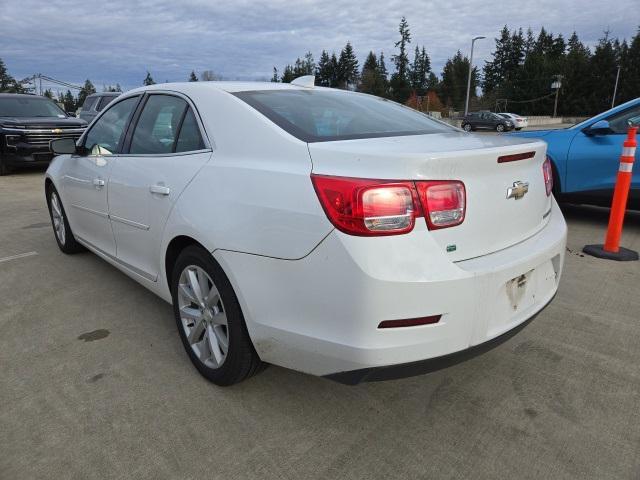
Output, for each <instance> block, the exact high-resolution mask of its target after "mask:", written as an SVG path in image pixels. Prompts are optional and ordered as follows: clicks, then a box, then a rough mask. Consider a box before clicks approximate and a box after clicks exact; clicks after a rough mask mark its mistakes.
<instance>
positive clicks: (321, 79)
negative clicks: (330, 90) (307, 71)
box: [316, 50, 334, 87]
mask: <svg viewBox="0 0 640 480" xmlns="http://www.w3.org/2000/svg"><path fill="white" fill-rule="evenodd" d="M333 77H334V71H333V67H332V64H331V58H330V57H329V54H328V53H327V51H326V50H322V53H321V54H320V60H319V61H318V66H317V67H316V83H317V84H318V85H320V86H322V87H330V86H331V80H332V78H333Z"/></svg>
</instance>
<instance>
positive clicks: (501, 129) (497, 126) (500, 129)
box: [496, 123, 504, 133]
mask: <svg viewBox="0 0 640 480" xmlns="http://www.w3.org/2000/svg"><path fill="white" fill-rule="evenodd" d="M496 132H499V133H502V132H504V125H503V124H501V123H499V124H498V125H496Z"/></svg>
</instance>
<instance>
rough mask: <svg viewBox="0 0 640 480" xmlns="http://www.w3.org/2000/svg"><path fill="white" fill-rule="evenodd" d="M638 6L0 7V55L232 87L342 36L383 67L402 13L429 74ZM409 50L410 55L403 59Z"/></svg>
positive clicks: (596, 24)
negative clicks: (506, 31)
mask: <svg viewBox="0 0 640 480" xmlns="http://www.w3.org/2000/svg"><path fill="white" fill-rule="evenodd" d="M638 5H639V4H638V0H615V1H603V0H569V1H562V0H530V1H527V2H523V1H520V0H511V1H509V2H499V1H493V2H491V1H487V0H457V1H455V2H453V1H450V0H441V1H430V0H421V1H420V0H402V1H396V0H388V1H379V2H378V1H375V0H367V1H360V0H333V1H326V0H325V1H322V2H320V1H305V0H296V1H293V0H270V1H267V2H252V1H247V0H236V1H226V0H172V1H168V0H146V1H140V2H136V1H135V0H103V1H99V2H96V1H82V2H79V1H71V0H46V1H45V0H41V1H34V0H0V58H2V59H3V60H4V61H5V63H6V64H7V66H8V68H9V72H10V73H11V74H12V75H13V76H15V77H16V78H24V77H26V76H28V75H32V74H34V73H37V72H41V73H43V74H45V75H48V76H51V77H54V78H58V79H62V80H65V81H68V82H72V83H76V84H78V83H82V82H83V81H84V79H86V78H90V79H91V80H92V81H93V83H94V84H95V85H96V87H97V88H98V89H99V90H100V89H101V88H102V85H108V84H115V83H120V84H121V85H122V86H123V87H124V88H125V89H126V88H132V87H135V86H138V85H140V84H141V83H142V80H143V78H144V77H145V74H146V71H147V70H149V71H150V72H151V74H152V76H153V78H154V79H155V80H156V82H164V81H165V80H168V81H183V80H186V79H187V76H188V74H189V72H190V71H191V70H192V69H194V70H196V72H200V71H202V70H213V71H214V72H216V73H218V74H221V75H223V76H224V77H226V78H229V79H236V78H240V79H267V78H269V77H270V76H271V73H272V68H273V66H274V65H275V66H277V67H278V69H279V70H280V71H281V70H282V67H283V66H284V65H285V64H286V63H288V62H293V61H294V60H295V58H296V57H298V56H302V55H304V53H305V52H306V51H308V50H310V51H311V52H312V53H313V54H314V57H315V58H316V60H317V58H318V57H319V54H320V52H321V50H322V49H323V48H324V49H327V50H329V51H331V50H335V51H336V52H339V51H340V49H341V48H342V46H343V45H344V44H345V43H346V42H347V41H348V40H350V41H351V43H352V44H353V46H354V48H355V51H356V53H357V54H358V57H359V59H360V62H361V64H362V61H363V59H364V56H365V55H366V54H367V52H368V51H369V50H374V51H376V52H379V51H381V50H383V51H384V53H385V56H386V58H387V61H388V63H387V67H388V68H389V69H391V65H390V60H391V55H392V54H393V53H394V51H395V49H394V46H393V44H394V42H395V41H396V40H397V38H398V32H397V28H398V22H399V20H400V17H401V16H402V15H405V16H406V17H407V20H408V22H409V26H410V28H411V36H412V44H411V49H413V47H414V46H415V45H425V47H426V49H427V52H428V53H429V55H430V56H431V59H432V65H433V67H434V71H436V73H438V74H439V73H440V72H441V69H442V65H443V64H444V62H445V61H446V59H447V58H448V57H450V56H452V55H453V54H454V53H455V52H456V50H458V49H460V50H461V51H462V52H463V53H464V54H467V55H468V51H469V48H470V46H469V45H470V39H471V37H472V36H474V35H485V36H487V39H486V40H481V41H479V42H476V54H475V62H474V63H475V64H476V65H480V66H481V65H483V64H484V62H483V61H484V60H486V59H489V58H490V53H491V51H492V49H493V47H494V40H493V39H494V37H496V36H497V34H498V32H499V30H500V28H501V27H502V26H503V25H505V24H507V25H508V26H509V27H510V28H516V27H523V28H524V29H525V30H526V29H527V28H528V27H531V28H532V29H533V30H534V32H535V33H537V32H538V31H539V30H540V27H541V26H542V25H544V26H545V28H547V29H548V30H550V31H552V32H553V33H560V32H561V33H563V34H564V35H565V38H566V37H568V36H569V35H570V34H571V32H572V31H573V30H576V31H577V32H578V35H579V37H580V38H581V39H582V40H583V41H584V42H586V43H587V44H589V45H593V44H595V42H597V40H598V38H600V37H601V36H602V35H603V31H604V30H607V29H608V30H609V31H610V32H611V35H612V36H614V37H619V38H628V39H629V38H631V37H632V36H633V35H634V34H635V32H636V30H637V28H638V24H639V23H640V13H639V12H640V11H639V10H638ZM412 53H413V52H412Z"/></svg>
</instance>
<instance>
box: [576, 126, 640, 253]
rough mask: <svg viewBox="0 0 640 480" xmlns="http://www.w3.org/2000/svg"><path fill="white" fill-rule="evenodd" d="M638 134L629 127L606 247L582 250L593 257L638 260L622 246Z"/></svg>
mask: <svg viewBox="0 0 640 480" xmlns="http://www.w3.org/2000/svg"><path fill="white" fill-rule="evenodd" d="M637 132H638V127H629V131H628V132H627V139H626V140H625V141H624V144H623V148H622V155H621V156H620V167H619V168H618V178H617V179H616V188H615V191H614V192H613V201H612V202H611V213H610V214H609V226H608V228H607V236H606V238H605V241H604V245H586V246H585V247H584V248H583V249H582V251H583V252H584V253H587V254H589V255H593V256H594V257H599V258H607V259H609V260H619V261H630V260H638V252H636V251H633V250H629V249H628V248H624V247H621V246H620V237H621V235H622V224H623V222H624V214H625V212H626V209H627V198H628V197H629V188H630V187H631V177H632V176H633V161H634V160H635V155H636V147H637V146H638V142H637V141H636V133H637Z"/></svg>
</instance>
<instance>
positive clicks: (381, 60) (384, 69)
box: [378, 52, 389, 81]
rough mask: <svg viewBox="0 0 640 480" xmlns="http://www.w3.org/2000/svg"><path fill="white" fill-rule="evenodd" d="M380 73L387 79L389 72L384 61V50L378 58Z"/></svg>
mask: <svg viewBox="0 0 640 480" xmlns="http://www.w3.org/2000/svg"><path fill="white" fill-rule="evenodd" d="M378 73H380V76H381V77H382V78H384V79H385V81H386V80H387V78H388V76H389V73H388V72H387V66H386V65H385V63H384V52H380V58H379V59H378Z"/></svg>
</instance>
